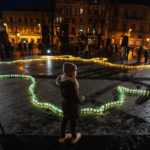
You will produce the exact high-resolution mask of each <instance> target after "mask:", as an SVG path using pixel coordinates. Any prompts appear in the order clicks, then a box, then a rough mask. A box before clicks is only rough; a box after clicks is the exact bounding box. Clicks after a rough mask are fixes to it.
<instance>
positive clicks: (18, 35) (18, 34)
mask: <svg viewBox="0 0 150 150" xmlns="http://www.w3.org/2000/svg"><path fill="white" fill-rule="evenodd" d="M19 37H20V33H17V41H16V43H18V40H19Z"/></svg>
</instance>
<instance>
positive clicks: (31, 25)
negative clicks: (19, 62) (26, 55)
mask: <svg viewBox="0 0 150 150" xmlns="http://www.w3.org/2000/svg"><path fill="white" fill-rule="evenodd" d="M42 16H44V17H46V14H45V13H44V12H42V13H41V12H38V11H27V10H24V11H20V10H7V11H3V20H4V25H5V27H6V31H7V33H8V35H9V40H10V42H11V43H12V44H17V43H19V42H20V41H21V40H26V41H28V42H30V41H31V40H33V41H34V43H38V41H39V40H40V39H41V22H42Z"/></svg>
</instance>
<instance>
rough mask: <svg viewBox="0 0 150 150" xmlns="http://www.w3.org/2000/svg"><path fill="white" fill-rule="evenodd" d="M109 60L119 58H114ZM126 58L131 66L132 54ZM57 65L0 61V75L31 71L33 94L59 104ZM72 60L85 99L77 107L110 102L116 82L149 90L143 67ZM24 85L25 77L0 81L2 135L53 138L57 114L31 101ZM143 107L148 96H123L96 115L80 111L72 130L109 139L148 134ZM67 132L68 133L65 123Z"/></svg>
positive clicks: (149, 102) (149, 76)
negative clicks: (74, 128)
mask: <svg viewBox="0 0 150 150" xmlns="http://www.w3.org/2000/svg"><path fill="white" fill-rule="evenodd" d="M38 57H40V56H32V57H30V56H26V57H23V59H30V58H38ZM110 61H112V62H113V63H114V62H115V63H122V62H120V60H119V59H111V60H110ZM130 63H132V64H135V65H136V58H135V59H131V60H129V61H128V64H130ZM62 64H63V61H39V62H26V63H16V64H11V65H0V74H23V75H25V74H27V75H32V76H33V77H35V78H36V81H37V85H36V88H35V93H36V95H37V97H38V99H39V100H40V101H43V102H52V103H54V104H56V105H57V106H60V107H61V101H62V97H61V95H60V91H59V88H58V87H57V86H56V84H55V79H56V77H57V76H58V75H59V74H61V73H62ZM75 64H76V65H77V66H78V74H77V79H78V81H79V84H80V91H81V92H82V93H83V95H85V98H86V99H85V102H84V103H83V104H82V107H91V106H92V107H99V106H101V105H102V104H105V103H107V102H111V101H116V100H117V99H118V93H117V86H119V85H120V86H125V87H128V88H131V89H144V90H150V70H149V69H133V70H127V69H115V68H110V67H105V66H102V65H97V64H91V63H83V62H75ZM29 85H30V82H29V81H28V80H22V79H1V80H0V90H1V92H0V123H1V126H0V127H1V129H2V130H1V133H3V131H4V132H5V134H6V135H32V136H39V135H40V136H55V138H56V137H58V136H59V135H60V124H61V119H62V118H61V117H59V116H57V115H56V114H55V113H53V112H51V111H50V110H43V109H40V108H38V107H36V106H34V105H33V104H32V103H31V95H30V94H29V92H28V87H29ZM149 107H150V98H149V97H141V96H138V95H136V96H133V95H128V96H126V100H125V103H124V104H123V105H121V106H118V107H116V108H113V109H111V110H108V111H106V112H104V113H103V114H102V115H92V114H91V115H82V116H81V117H80V119H79V120H78V124H77V130H78V131H80V132H81V133H82V135H84V136H100V137H101V136H108V135H109V136H113V137H114V138H118V137H119V136H124V137H125V138H126V136H132V135H134V136H136V137H138V136H139V139H140V140H143V137H141V136H144V138H148V137H147V136H149V135H150V109H149ZM67 132H70V129H69V128H68V129H67ZM127 139H128V138H127ZM127 139H126V140H127ZM137 139H138V138H137ZM84 140H85V139H84ZM133 141H134V140H133ZM133 141H132V142H133ZM130 142H131V141H130Z"/></svg>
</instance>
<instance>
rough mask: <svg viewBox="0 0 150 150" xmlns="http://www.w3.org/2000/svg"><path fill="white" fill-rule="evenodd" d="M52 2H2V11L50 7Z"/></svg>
mask: <svg viewBox="0 0 150 150" xmlns="http://www.w3.org/2000/svg"><path fill="white" fill-rule="evenodd" d="M49 5H50V0H0V10H4V9H22V8H41V7H45V6H46V7H48V6H49Z"/></svg>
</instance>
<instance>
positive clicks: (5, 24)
mask: <svg viewBox="0 0 150 150" xmlns="http://www.w3.org/2000/svg"><path fill="white" fill-rule="evenodd" d="M4 26H5V27H6V32H8V28H7V23H4Z"/></svg>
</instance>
